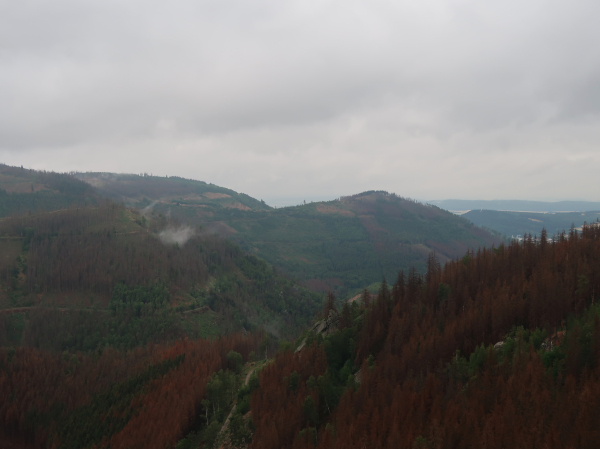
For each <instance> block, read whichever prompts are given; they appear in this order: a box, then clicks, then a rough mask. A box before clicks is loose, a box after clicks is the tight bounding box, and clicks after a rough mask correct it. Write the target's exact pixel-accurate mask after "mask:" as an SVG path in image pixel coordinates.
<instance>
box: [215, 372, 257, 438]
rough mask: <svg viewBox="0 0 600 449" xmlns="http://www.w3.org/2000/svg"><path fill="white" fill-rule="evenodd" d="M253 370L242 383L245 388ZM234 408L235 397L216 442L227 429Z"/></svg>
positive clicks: (235, 405)
mask: <svg viewBox="0 0 600 449" xmlns="http://www.w3.org/2000/svg"><path fill="white" fill-rule="evenodd" d="M255 369H256V367H254V368H252V369H251V370H250V371H249V372H248V374H247V375H246V380H245V381H244V386H247V385H248V382H250V376H251V375H252V373H253V372H254V370H255ZM236 407H237V397H236V398H235V402H234V404H233V407H231V411H230V412H229V415H228V416H227V419H226V420H225V423H224V424H223V427H221V430H219V435H218V436H217V440H218V439H219V437H220V436H221V435H222V434H223V432H225V431H226V430H227V427H229V420H230V419H231V417H232V416H233V414H234V413H235V408H236Z"/></svg>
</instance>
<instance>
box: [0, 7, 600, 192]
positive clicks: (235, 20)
mask: <svg viewBox="0 0 600 449" xmlns="http://www.w3.org/2000/svg"><path fill="white" fill-rule="evenodd" d="M599 17H600V2H598V1H585V0H582V1H576V2H565V1H548V0H545V1H541V0H540V1H537V0H527V1H515V0H504V1H485V2H482V1H475V0H473V1H472V0H444V1H441V0H440V1H433V0H422V1H419V2H416V1H411V2H402V1H393V2H390V1H378V0H371V1H368V2H366V1H363V2H357V1H349V0H345V1H327V0H319V1H310V0H302V1H295V0H286V1H281V0H278V1H264V0H254V1H240V0H225V1H224V0H219V1H216V0H215V1H198V0H194V1H186V0H181V1H177V2H164V1H155V0H145V1H141V0H140V1H137V0H135V1H133V0H118V1H117V0H102V1H91V0H90V1H82V0H71V1H67V0H52V1H49V0H45V1H27V0H19V1H11V0H0V161H1V162H4V163H7V164H11V165H24V166H26V167H31V168H38V169H51V170H55V171H69V170H79V171H113V172H134V173H139V172H149V173H150V172H152V173H154V174H159V175H178V176H184V177H189V178H194V179H200V180H204V181H207V182H213V183H215V184H218V185H222V186H224V187H229V188H232V189H234V190H237V191H241V192H245V193H248V194H249V195H252V196H254V197H258V198H263V199H265V200H267V201H268V202H269V201H271V202H272V203H277V202H278V201H281V198H285V197H287V198H302V197H306V198H317V197H335V196H339V195H347V194H353V193H358V192H360V191H363V190H370V189H384V190H388V191H392V192H396V193H398V194H400V195H404V196H410V197H415V198H421V199H442V198H465V199H474V198H478V199H496V198H514V199H547V200H559V199H586V200H600V176H598V172H599V169H600V151H599V145H598V144H599V143H600V45H599V43H600V27H599V26H598V23H597V22H598V18H599ZM278 199H279V200H278Z"/></svg>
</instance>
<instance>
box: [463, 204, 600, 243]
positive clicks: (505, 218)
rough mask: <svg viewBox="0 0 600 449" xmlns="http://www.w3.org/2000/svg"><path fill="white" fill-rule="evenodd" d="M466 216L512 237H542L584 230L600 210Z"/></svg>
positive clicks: (480, 212)
mask: <svg viewBox="0 0 600 449" xmlns="http://www.w3.org/2000/svg"><path fill="white" fill-rule="evenodd" d="M462 216H463V217H465V218H468V219H469V220H471V221H472V222H473V223H475V224H476V225H477V226H482V227H486V228H489V229H493V230H494V231H497V232H500V233H501V234H504V235H506V236H508V237H515V238H516V237H517V236H521V237H522V236H524V235H525V234H531V235H538V236H539V235H541V233H542V229H546V232H547V233H548V235H550V236H551V235H554V234H560V233H561V232H563V231H568V230H569V229H570V228H571V227H574V228H575V229H581V227H582V226H583V224H584V223H587V224H590V223H594V222H596V220H597V219H598V218H600V211H598V210H596V211H586V212H548V213H541V212H512V211H496V210H485V209H484V210H479V209H476V210H471V211H469V212H467V213H465V214H462Z"/></svg>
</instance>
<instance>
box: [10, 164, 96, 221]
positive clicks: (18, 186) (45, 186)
mask: <svg viewBox="0 0 600 449" xmlns="http://www.w3.org/2000/svg"><path fill="white" fill-rule="evenodd" d="M96 200H97V195H96V194H95V193H94V190H93V188H91V187H90V186H89V185H88V184H86V183H84V182H82V181H79V180H78V179H76V178H74V177H72V176H69V175H66V174H60V173H53V172H44V171H37V170H29V169H24V168H22V167H21V168H19V167H10V166H8V165H4V164H0V218H1V217H8V216H10V215H17V214H18V215H23V214H27V213H32V212H39V211H51V210H58V209H65V208H67V207H70V206H85V205H87V204H95V203H96Z"/></svg>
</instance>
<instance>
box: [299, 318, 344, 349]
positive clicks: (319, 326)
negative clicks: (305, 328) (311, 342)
mask: <svg viewBox="0 0 600 449" xmlns="http://www.w3.org/2000/svg"><path fill="white" fill-rule="evenodd" d="M339 328H340V315H339V314H338V313H337V312H336V311H335V310H330V311H329V315H328V316H327V318H326V319H324V320H320V321H317V322H316V323H315V325H314V326H313V327H312V329H311V331H312V332H314V333H315V334H317V335H319V334H321V335H323V337H327V336H328V335H331V334H333V333H334V332H335V331H337V330H338V329H339ZM304 346H306V338H305V339H304V340H302V343H300V346H298V348H297V349H296V352H300V351H301V350H302V348H304Z"/></svg>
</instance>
